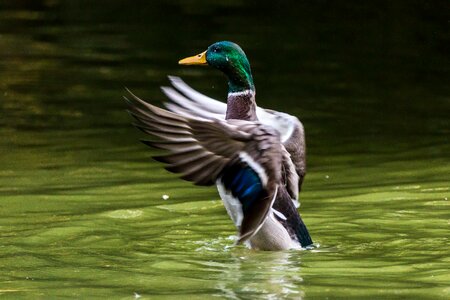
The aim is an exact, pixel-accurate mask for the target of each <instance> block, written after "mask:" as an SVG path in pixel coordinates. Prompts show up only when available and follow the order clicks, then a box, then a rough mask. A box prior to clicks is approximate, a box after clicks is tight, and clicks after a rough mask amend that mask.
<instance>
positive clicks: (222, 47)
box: [179, 41, 255, 92]
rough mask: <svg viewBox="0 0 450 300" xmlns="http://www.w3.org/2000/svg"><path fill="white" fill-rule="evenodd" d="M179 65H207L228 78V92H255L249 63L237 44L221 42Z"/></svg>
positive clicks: (183, 60) (182, 61)
mask: <svg viewBox="0 0 450 300" xmlns="http://www.w3.org/2000/svg"><path fill="white" fill-rule="evenodd" d="M179 64H181V65H205V64H208V65H210V66H212V67H214V68H216V69H219V70H220V71H222V72H223V73H224V74H225V75H226V76H227V78H228V92H242V91H245V90H252V91H254V90H255V86H254V84H253V78H252V72H251V70H250V63H249V62H248V59H247V56H246V55H245V53H244V51H243V50H242V49H241V47H239V46H238V45H237V44H235V43H232V42H228V41H222V42H217V43H214V44H212V45H211V46H209V47H208V49H207V50H206V51H205V52H202V53H200V54H198V55H195V56H191V57H188V58H185V59H182V60H180V61H179Z"/></svg>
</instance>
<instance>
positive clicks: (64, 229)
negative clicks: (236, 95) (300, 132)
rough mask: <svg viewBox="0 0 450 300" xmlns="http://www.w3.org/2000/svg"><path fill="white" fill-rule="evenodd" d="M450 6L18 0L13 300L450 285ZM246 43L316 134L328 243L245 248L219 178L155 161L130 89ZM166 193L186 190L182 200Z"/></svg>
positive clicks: (370, 291) (417, 294)
mask: <svg viewBox="0 0 450 300" xmlns="http://www.w3.org/2000/svg"><path fill="white" fill-rule="evenodd" d="M447 6H448V3H447V1H433V2H430V3H428V2H423V1H395V3H390V2H389V3H387V2H386V3H381V4H379V3H377V4H371V3H360V1H347V2H345V3H334V2H330V1H316V2H314V3H308V2H300V3H290V4H284V3H276V4H274V3H273V2H272V1H258V3H251V2H242V1H226V2H221V1H215V2H214V3H210V1H202V0H195V1H188V2H180V1H135V2H133V4H132V5H130V3H128V2H126V1H108V4H107V5H105V3H103V2H102V1H95V2H93V1H83V0H78V1H27V0H21V1H9V2H8V3H5V2H2V3H0V21H1V22H0V49H1V51H0V58H1V59H0V77H1V80H0V137H1V138H0V266H1V269H2V271H1V272H0V295H1V296H6V297H8V296H9V297H10V298H17V297H27V298H38V297H39V298H61V297H76V298H86V297H88V298H105V297H121V298H131V297H135V293H137V294H138V295H140V296H142V298H143V299H145V298H152V299H179V298H180V296H184V297H188V298H189V299H205V298H211V297H217V298H230V299H255V298H261V299H266V298H269V299H279V298H286V299H300V298H304V299H307V298H311V299H316V298H318V299H322V298H331V299H334V298H345V299H348V298H354V299H361V298H390V299H392V298H412V299H418V298H427V299H439V298H441V299H447V298H448V297H449V296H450V290H449V288H448V282H449V281H450V277H449V274H448V269H449V260H448V257H449V250H448V244H449V239H448V230H449V218H448V211H449V200H448V199H449V197H450V195H449V183H448V174H449V173H450V163H449V162H450V155H449V153H450V143H449V139H448V135H449V132H450V123H449V118H448V112H449V111H450V101H449V86H448V84H446V83H447V81H448V80H446V79H447V78H449V70H450V68H449V57H448V46H447V45H448V30H447V28H448V20H447V19H448V17H447V11H448V9H447ZM223 39H228V40H234V41H236V42H238V43H239V44H241V45H242V46H243V47H244V49H245V50H246V52H247V54H248V56H249V58H250V61H251V64H252V70H253V73H254V78H255V84H256V88H257V91H258V96H257V101H258V103H259V104H260V105H261V106H264V107H268V108H274V109H277V110H281V111H287V112H290V113H292V114H295V115H297V116H299V117H300V118H301V120H302V121H303V123H304V125H305V128H306V132H307V143H308V155H309V156H308V167H309V169H308V175H307V177H306V181H305V183H304V188H303V191H302V212H303V213H302V216H303V218H304V219H305V222H306V223H307V224H308V226H309V229H310V231H311V234H312V236H313V239H314V241H315V242H317V243H319V244H320V245H321V247H320V248H319V249H316V250H313V251H299V252H298V251H297V252H295V251H294V252H279V253H270V252H255V251H249V250H247V249H245V248H241V247H231V245H232V244H233V243H234V240H233V239H234V234H235V229H234V227H233V225H232V223H231V222H230V220H229V218H228V217H227V215H226V213H225V210H224V208H223V206H222V204H221V202H220V200H219V198H218V196H217V192H216V191H215V189H213V188H200V187H193V186H192V185H190V184H189V183H186V182H183V181H181V180H179V179H177V178H176V177H175V176H174V175H172V174H169V173H167V172H166V171H164V170H163V169H162V167H161V165H160V164H158V163H155V162H153V161H152V160H150V158H149V157H150V156H151V154H154V153H152V151H153V150H150V149H147V148H145V147H144V146H142V145H140V144H139V143H138V140H139V138H140V134H139V132H137V131H136V130H135V129H134V128H133V127H132V126H131V125H130V122H131V120H130V118H129V116H128V115H127V114H126V113H125V111H124V109H125V105H124V104H123V102H122V95H123V94H124V87H125V86H126V87H129V88H131V89H132V90H133V91H135V92H136V93H137V94H139V95H142V97H143V98H145V99H148V100H151V101H152V102H154V103H156V104H159V103H160V101H161V100H163V99H164V97H163V95H162V93H161V92H160V90H159V86H160V85H166V84H167V83H168V82H167V79H166V77H165V76H166V75H169V74H173V75H178V76H181V77H183V79H184V80H185V81H186V82H187V83H189V84H190V85H192V86H193V87H194V88H196V89H198V90H199V91H201V92H203V93H206V94H208V95H210V96H213V97H215V98H218V99H223V98H224V96H225V93H226V91H225V82H224V79H223V77H222V75H221V74H219V73H218V72H216V71H215V70H211V69H209V68H180V67H179V66H178V65H177V61H178V59H179V58H181V57H186V56H187V55H190V54H193V53H198V52H200V51H201V50H203V49H204V48H205V47H206V46H207V45H209V44H210V43H212V42H214V41H217V40H223ZM163 195H169V198H168V199H163V197H162V196H163Z"/></svg>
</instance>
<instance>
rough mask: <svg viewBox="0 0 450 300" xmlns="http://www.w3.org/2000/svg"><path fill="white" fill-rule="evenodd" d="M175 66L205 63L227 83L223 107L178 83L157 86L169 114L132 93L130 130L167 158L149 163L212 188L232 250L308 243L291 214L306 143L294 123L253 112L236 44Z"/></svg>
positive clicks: (251, 90) (246, 70)
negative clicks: (230, 227) (232, 231)
mask: <svg viewBox="0 0 450 300" xmlns="http://www.w3.org/2000/svg"><path fill="white" fill-rule="evenodd" d="M179 64H181V65H210V66H212V67H214V68H216V69H219V70H220V71H222V72H223V73H224V74H225V76H226V77H227V79H228V97H227V103H226V104H225V103H222V102H220V101H217V100H214V99H212V98H209V97H207V96H205V95H202V94H201V93H199V92H197V91H195V90H194V89H192V88H191V87H189V86H188V85H187V84H186V83H184V82H183V81H182V80H181V79H180V78H177V77H169V79H170V81H171V83H172V87H163V88H162V90H163V92H164V93H165V94H166V95H167V96H168V98H169V99H170V101H169V102H167V103H165V106H166V108H167V109H168V110H165V109H162V108H159V107H156V106H154V105H151V104H149V103H147V102H145V101H143V100H141V99H139V98H138V97H137V96H135V95H134V94H132V93H131V92H130V94H131V96H132V100H131V101H130V100H128V104H129V112H130V113H131V115H132V116H133V117H134V118H135V119H136V120H137V122H136V123H135V126H137V127H138V128H139V129H141V130H142V131H143V132H145V133H147V134H150V135H152V136H154V137H156V138H157V140H145V141H143V142H144V143H145V144H147V145H149V146H151V147H154V148H158V149H163V150H166V151H167V152H168V153H167V154H165V155H162V156H155V157H154V159H155V160H157V161H160V162H163V163H166V164H168V166H166V169H167V170H168V171H170V172H174V173H180V174H182V176H181V178H182V179H185V180H188V181H191V182H193V183H194V184H196V185H200V186H210V185H214V184H215V185H217V189H218V191H219V194H220V197H221V198H222V200H223V203H224V206H225V208H226V210H227V212H228V214H229V216H230V217H231V219H232V221H233V222H234V224H235V225H236V227H237V229H238V232H239V236H238V239H237V242H236V244H241V243H245V244H246V245H247V246H249V247H250V248H252V249H261V250H285V249H293V248H294V249H298V248H302V247H303V248H305V247H308V246H310V245H312V240H311V237H310V235H309V233H308V230H307V228H306V226H305V224H304V223H303V221H302V219H301V217H300V215H299V213H298V211H297V207H298V194H299V190H300V187H301V185H302V182H303V178H304V176H305V168H306V163H305V140H304V130H303V126H302V124H301V123H300V121H299V120H298V119H297V118H296V117H294V116H291V115H288V114H286V113H281V112H277V111H274V110H268V109H263V108H260V107H257V105H256V102H255V86H254V84H253V78H252V73H251V70H250V64H249V62H248V59H247V56H246V55H245V53H244V51H243V50H242V49H241V48H240V47H239V46H238V45H237V44H235V43H232V42H228V41H222V42H217V43H214V44H212V45H211V46H209V47H208V49H207V50H206V51H204V52H202V53H200V54H198V55H195V56H192V57H188V58H185V59H182V60H180V61H179Z"/></svg>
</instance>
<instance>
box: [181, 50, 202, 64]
mask: <svg viewBox="0 0 450 300" xmlns="http://www.w3.org/2000/svg"><path fill="white" fill-rule="evenodd" d="M178 64H180V65H206V64H208V62H207V61H206V51H205V52H202V53H200V54H197V55H194V56H190V57H186V58H183V59H182V60H180V61H179V62H178Z"/></svg>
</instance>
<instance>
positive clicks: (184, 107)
mask: <svg viewBox="0 0 450 300" xmlns="http://www.w3.org/2000/svg"><path fill="white" fill-rule="evenodd" d="M169 79H170V82H171V83H172V86H173V87H162V90H163V92H164V93H165V94H166V96H167V97H168V98H169V99H170V102H166V103H164V105H165V106H166V107H167V108H168V109H169V110H171V111H173V112H175V113H178V114H180V115H183V116H186V117H188V116H191V117H201V118H203V119H210V120H211V119H219V120H223V119H225V113H226V109H227V106H226V104H225V103H223V102H220V101H217V100H215V99H213V98H210V97H208V96H205V95H203V94H201V93H199V92H197V91H196V90H194V89H193V88H191V87H190V86H189V85H187V84H186V83H185V82H184V81H183V80H181V78H179V77H174V76H169ZM256 114H257V116H258V120H259V121H260V122H261V123H262V124H264V125H266V126H269V127H272V128H274V129H275V130H276V131H277V132H278V133H279V134H280V138H281V142H282V143H283V145H284V146H285V148H286V150H287V151H288V157H289V158H290V160H291V161H292V163H293V164H294V169H295V173H296V174H294V173H286V177H287V181H286V182H285V184H286V187H287V190H288V192H289V194H290V196H291V198H292V199H294V200H297V199H298V191H299V189H300V188H301V185H302V182H303V178H304V177H305V175H306V144H305V134H304V129H303V125H302V123H301V122H300V121H299V119H298V118H296V117H294V116H291V115H289V114H286V113H282V112H278V111H274V110H269V109H264V108H261V107H257V109H256ZM289 168H290V166H286V169H289Z"/></svg>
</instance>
